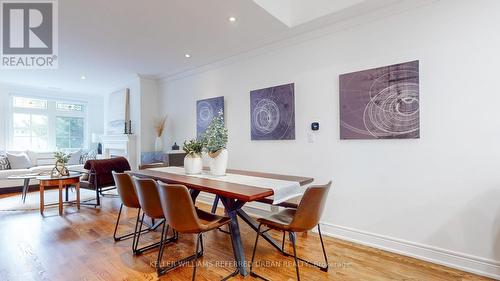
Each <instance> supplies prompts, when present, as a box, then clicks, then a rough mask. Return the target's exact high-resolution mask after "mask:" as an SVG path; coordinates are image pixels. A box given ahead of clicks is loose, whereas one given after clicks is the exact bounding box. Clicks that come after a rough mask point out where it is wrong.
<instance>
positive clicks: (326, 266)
mask: <svg viewBox="0 0 500 281" xmlns="http://www.w3.org/2000/svg"><path fill="white" fill-rule="evenodd" d="M318 233H319V240H320V241H321V248H322V249H323V256H324V257H325V267H319V268H320V269H321V270H322V271H324V272H328V257H327V256H326V251H325V244H324V243H323V235H321V228H320V227H319V224H318Z"/></svg>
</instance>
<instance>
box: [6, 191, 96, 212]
mask: <svg viewBox="0 0 500 281" xmlns="http://www.w3.org/2000/svg"><path fill="white" fill-rule="evenodd" d="M44 195H45V197H44V199H45V204H54V203H57V202H59V191H58V190H57V189H53V190H46V191H45V193H44ZM64 196H65V195H64V191H63V200H64V199H65V197H64ZM92 199H95V191H93V190H87V189H80V201H82V202H83V201H88V200H92ZM69 200H70V201H73V200H76V192H75V191H74V190H70V191H69ZM38 209H40V192H38V191H37V192H30V193H28V195H27V196H26V202H25V203H23V201H22V200H21V194H19V195H14V196H9V197H6V198H2V199H0V212H3V211H32V210H38Z"/></svg>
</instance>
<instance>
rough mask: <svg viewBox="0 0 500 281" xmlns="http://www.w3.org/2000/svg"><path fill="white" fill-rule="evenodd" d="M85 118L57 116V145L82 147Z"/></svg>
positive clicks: (59, 146)
mask: <svg viewBox="0 0 500 281" xmlns="http://www.w3.org/2000/svg"><path fill="white" fill-rule="evenodd" d="M83 127H84V126H83V118H79V117H61V116H57V117H56V147H57V148H81V147H83V142H84V139H83Z"/></svg>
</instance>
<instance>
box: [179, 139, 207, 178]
mask: <svg viewBox="0 0 500 281" xmlns="http://www.w3.org/2000/svg"><path fill="white" fill-rule="evenodd" d="M182 149H183V150H184V151H185V152H186V153H187V155H186V157H184V169H185V171H186V174H199V173H201V171H202V170H203V161H202V158H201V152H202V151H203V142H202V141H199V140H196V139H192V140H189V141H185V142H184V145H183V146H182Z"/></svg>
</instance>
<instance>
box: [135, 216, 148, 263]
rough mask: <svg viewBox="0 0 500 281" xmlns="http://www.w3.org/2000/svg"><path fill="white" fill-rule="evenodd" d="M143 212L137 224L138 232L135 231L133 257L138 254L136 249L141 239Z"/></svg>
mask: <svg viewBox="0 0 500 281" xmlns="http://www.w3.org/2000/svg"><path fill="white" fill-rule="evenodd" d="M144 215H145V214H144V212H143V213H142V217H141V220H140V224H139V231H137V230H136V233H137V235H136V237H137V238H136V240H135V244H134V245H133V251H134V255H137V254H138V250H137V247H139V239H140V238H141V231H142V223H143V221H144Z"/></svg>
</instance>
